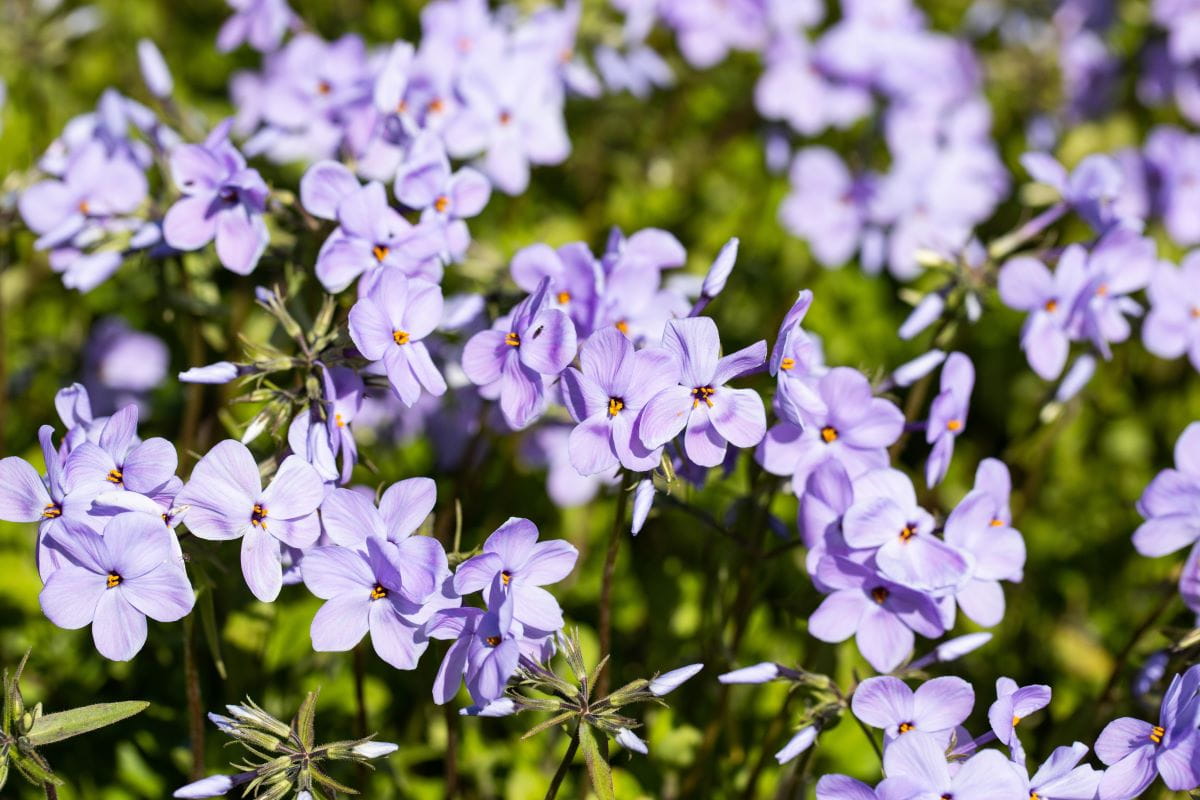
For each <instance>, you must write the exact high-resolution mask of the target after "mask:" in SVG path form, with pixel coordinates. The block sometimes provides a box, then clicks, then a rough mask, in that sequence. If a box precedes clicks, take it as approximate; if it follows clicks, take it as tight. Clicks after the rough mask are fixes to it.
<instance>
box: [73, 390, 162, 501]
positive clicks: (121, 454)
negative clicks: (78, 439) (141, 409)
mask: <svg viewBox="0 0 1200 800" xmlns="http://www.w3.org/2000/svg"><path fill="white" fill-rule="evenodd" d="M137 419H138V409H137V406H134V405H129V406H125V407H124V408H123V409H121V410H120V411H118V412H117V413H115V414H113V415H112V416H111V417H109V418H108V421H107V422H105V423H104V427H103V428H101V429H100V437H99V439H98V443H96V444H93V443H92V442H90V441H89V442H82V443H80V444H79V446H78V447H76V448H75V449H73V450H72V451H71V454H70V455H69V456H68V457H67V460H66V462H65V463H64V470H65V473H66V479H67V483H69V484H71V485H72V486H83V485H85V484H93V485H97V486H98V489H97V491H101V490H107V489H112V488H114V487H116V488H121V489H128V490H129V491H131V492H138V493H139V494H153V493H154V492H155V491H156V490H157V489H159V488H160V487H161V486H162V485H163V484H165V483H166V482H167V481H169V480H170V479H172V478H174V477H175V467H176V466H177V465H178V463H179V462H178V458H177V456H176V454H175V447H174V446H173V445H172V444H171V443H170V442H168V441H167V440H166V439H161V438H159V437H157V436H156V437H154V438H152V439H147V440H145V441H144V442H140V443H135V440H136V439H137Z"/></svg>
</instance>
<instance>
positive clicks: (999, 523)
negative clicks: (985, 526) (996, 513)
mask: <svg viewBox="0 0 1200 800" xmlns="http://www.w3.org/2000/svg"><path fill="white" fill-rule="evenodd" d="M989 524H990V525H991V526H992V527H993V528H1003V527H1004V520H1002V519H999V518H997V519H993V520H992V521H991V523H989Z"/></svg>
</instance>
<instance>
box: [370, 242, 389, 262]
mask: <svg viewBox="0 0 1200 800" xmlns="http://www.w3.org/2000/svg"><path fill="white" fill-rule="evenodd" d="M390 252H392V249H391V248H390V247H388V246H387V245H385V244H377V245H375V246H374V247H372V248H371V254H372V255H373V256H375V260H376V261H379V262H381V263H382V261H383V260H384V259H385V258H387V257H388V253H390Z"/></svg>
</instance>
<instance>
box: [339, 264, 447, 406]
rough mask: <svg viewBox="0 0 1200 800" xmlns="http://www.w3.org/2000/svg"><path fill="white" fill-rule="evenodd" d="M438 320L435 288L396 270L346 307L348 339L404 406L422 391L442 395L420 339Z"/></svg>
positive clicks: (439, 300) (443, 385)
mask: <svg viewBox="0 0 1200 800" xmlns="http://www.w3.org/2000/svg"><path fill="white" fill-rule="evenodd" d="M441 318H442V290H441V287H439V286H438V285H437V284H434V283H429V282H428V281H424V280H421V279H420V278H407V277H405V276H404V275H403V274H402V273H401V272H399V271H397V270H386V271H385V272H384V273H383V274H382V275H380V276H379V280H378V282H377V283H375V285H374V286H372V287H371V288H370V289H369V290H368V291H367V293H366V295H365V296H364V297H361V298H360V299H359V301H358V302H357V303H355V304H354V307H353V308H351V309H350V338H351V339H353V340H354V344H355V346H356V347H358V351H359V352H360V353H362V355H363V357H364V358H366V359H368V360H369V361H371V362H373V363H375V364H378V365H381V366H382V367H383V369H384V370H385V371H386V372H387V378H388V384H389V385H390V386H391V387H392V391H393V392H395V393H396V396H397V397H398V398H400V400H401V402H403V403H404V404H405V405H406V406H408V407H409V408H411V407H412V405H413V404H414V403H415V402H417V399H418V398H419V397H420V396H421V390H422V388H423V389H424V390H425V391H427V392H429V393H430V394H432V395H442V394H445V392H446V381H445V379H443V378H442V375H441V373H440V372H438V368H437V366H436V365H434V363H433V359H432V358H431V357H430V355H429V350H428V349H427V348H426V347H425V343H424V342H423V341H421V340H422V339H424V338H425V337H426V336H428V335H429V334H430V333H432V332H433V329H434V328H436V327H437V324H438V322H439V321H440V320H441Z"/></svg>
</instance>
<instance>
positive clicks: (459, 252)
mask: <svg viewBox="0 0 1200 800" xmlns="http://www.w3.org/2000/svg"><path fill="white" fill-rule="evenodd" d="M395 192H396V199H397V200H399V201H400V202H401V203H403V204H404V205H406V206H408V207H409V208H415V209H419V210H421V211H422V212H423V213H422V215H421V219H422V221H424V222H430V223H433V224H436V225H437V226H438V227H439V228H440V229H441V231H442V235H443V237H444V242H443V250H444V252H445V253H447V254H448V256H449V257H450V258H452V259H453V260H456V261H457V260H459V259H461V258H462V257H463V255H464V254H465V253H466V250H467V245H468V243H469V242H470V235H469V234H468V233H467V225H466V223H465V222H463V220H464V219H468V218H470V217H473V216H475V215H476V214H478V213H479V212H480V211H483V208H484V206H486V205H487V202H488V197H489V196H490V195H491V192H492V186H491V184H490V183H488V179H487V178H485V177H483V175H482V174H481V173H480V172H478V171H477V170H474V169H471V168H470V167H463V168H462V169H460V170H458V171H457V172H451V171H450V160H449V159H448V158H447V157H446V150H445V148H444V147H443V146H442V143H441V140H440V139H438V138H437V136H435V135H432V134H426V135H424V136H422V137H420V138H418V139H417V140H416V141H415V142H414V143H413V146H412V149H411V150H410V151H409V153H408V157H407V159H406V160H405V163H404V164H403V165H402V166H401V167H400V171H399V174H397V175H396V187H395Z"/></svg>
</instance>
